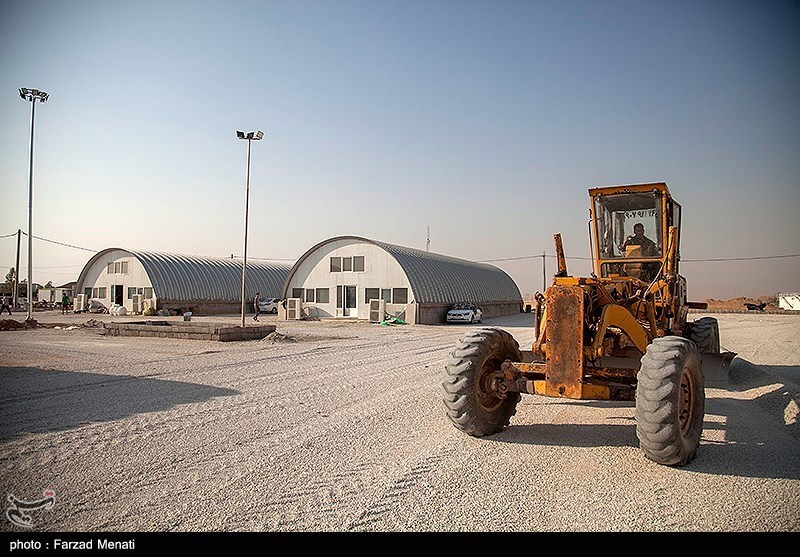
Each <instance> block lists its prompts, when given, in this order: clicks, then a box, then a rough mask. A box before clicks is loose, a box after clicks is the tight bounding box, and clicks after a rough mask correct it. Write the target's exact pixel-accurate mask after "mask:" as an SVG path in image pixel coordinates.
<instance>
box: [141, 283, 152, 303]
mask: <svg viewBox="0 0 800 557" xmlns="http://www.w3.org/2000/svg"><path fill="white" fill-rule="evenodd" d="M142 297H144V298H146V299H148V300H150V299H152V298H153V287H152V286H145V287H144V288H142Z"/></svg>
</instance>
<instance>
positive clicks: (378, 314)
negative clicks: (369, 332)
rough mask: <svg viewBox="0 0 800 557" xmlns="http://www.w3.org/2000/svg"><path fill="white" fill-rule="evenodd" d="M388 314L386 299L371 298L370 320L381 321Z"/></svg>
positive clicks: (373, 321) (371, 321)
mask: <svg viewBox="0 0 800 557" xmlns="http://www.w3.org/2000/svg"><path fill="white" fill-rule="evenodd" d="M385 315H386V300H383V299H371V300H370V301H369V322H370V323H380V322H381V321H383V317H384V316H385Z"/></svg>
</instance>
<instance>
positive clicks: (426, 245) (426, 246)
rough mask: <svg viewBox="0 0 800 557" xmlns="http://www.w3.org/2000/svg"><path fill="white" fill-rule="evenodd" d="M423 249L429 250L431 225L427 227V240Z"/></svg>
mask: <svg viewBox="0 0 800 557" xmlns="http://www.w3.org/2000/svg"><path fill="white" fill-rule="evenodd" d="M425 251H431V227H430V226H429V227H428V242H427V243H426V244H425Z"/></svg>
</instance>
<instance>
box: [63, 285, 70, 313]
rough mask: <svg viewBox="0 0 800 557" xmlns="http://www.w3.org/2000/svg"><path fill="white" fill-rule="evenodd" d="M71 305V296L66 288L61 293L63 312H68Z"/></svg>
mask: <svg viewBox="0 0 800 557" xmlns="http://www.w3.org/2000/svg"><path fill="white" fill-rule="evenodd" d="M68 307H69V296H68V295H67V291H66V290H64V291H63V292H62V293H61V313H62V314H63V315H66V314H67V308H68Z"/></svg>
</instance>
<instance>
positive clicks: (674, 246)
mask: <svg viewBox="0 0 800 557" xmlns="http://www.w3.org/2000/svg"><path fill="white" fill-rule="evenodd" d="M589 197H590V200H591V207H590V216H591V228H590V230H591V232H590V236H591V246H592V261H593V272H592V273H591V276H589V277H573V276H570V275H569V274H568V273H567V266H566V258H565V257H564V250H563V246H562V243H561V236H560V234H556V235H555V236H554V240H555V248H556V257H557V260H558V270H557V273H556V274H555V276H554V277H553V281H552V284H551V286H550V287H549V288H547V290H546V292H545V293H544V295H542V294H541V293H539V292H537V293H536V296H535V299H536V309H535V340H534V343H533V346H532V349H531V350H520V348H519V344H518V343H517V341H516V340H515V339H514V337H513V336H512V335H511V334H509V333H508V332H507V331H504V330H502V329H499V328H480V329H475V330H473V331H472V332H471V333H470V334H468V335H467V336H465V337H464V338H462V339H461V340H460V341H459V342H458V344H457V345H456V347H455V348H454V349H453V351H452V352H451V354H450V356H449V359H448V361H447V363H446V365H445V374H444V382H443V384H442V385H443V389H444V406H445V410H446V413H447V416H448V417H449V418H450V420H451V421H452V422H453V424H455V426H456V427H457V428H459V429H460V430H462V431H464V432H465V433H467V434H469V435H473V436H476V437H481V436H485V435H491V434H494V433H497V432H499V431H501V430H502V429H503V428H504V427H506V426H507V425H508V424H509V421H510V419H511V416H513V415H514V414H515V412H516V405H517V403H518V402H519V401H520V398H521V394H523V393H528V394H534V395H543V396H551V397H562V398H569V399H580V400H624V401H635V418H636V434H637V437H638V439H639V446H640V447H641V449H642V451H643V452H644V454H645V456H646V457H647V458H649V459H650V460H652V461H654V462H657V463H659V464H664V465H668V466H683V465H686V464H688V463H689V462H690V461H691V460H692V459H693V458H694V456H695V453H696V451H697V447H698V445H699V443H700V436H701V434H702V430H703V418H704V414H705V386H704V376H703V365H704V363H705V365H706V366H707V368H709V367H710V366H714V367H715V368H717V370H724V369H726V368H727V365H728V364H729V362H730V360H731V359H732V358H733V356H735V354H733V353H730V352H726V353H724V354H722V353H720V339H719V327H718V324H717V320H716V319H714V318H711V317H703V318H701V319H698V320H695V321H688V320H687V317H688V313H689V309H690V308H698V309H705V308H706V304H705V303H701V302H688V301H687V298H686V279H685V278H684V277H683V276H681V275H680V274H679V273H678V263H679V260H680V249H679V247H680V224H681V223H680V221H681V206H680V204H678V203H677V202H676V201H675V200H674V199H673V198H672V196H671V195H670V193H669V190H668V189H667V185H666V184H665V183H663V182H659V183H649V184H632V185H623V186H611V187H602V188H593V189H590V190H589Z"/></svg>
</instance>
